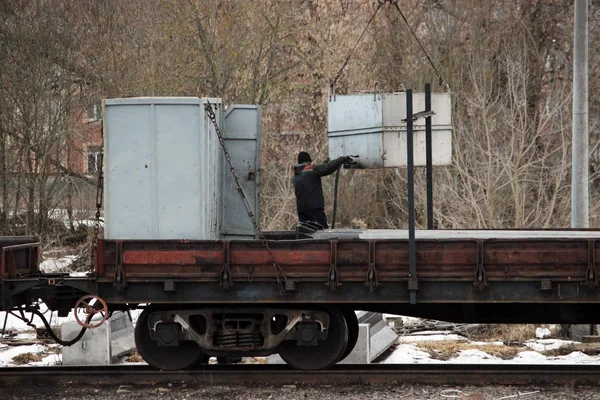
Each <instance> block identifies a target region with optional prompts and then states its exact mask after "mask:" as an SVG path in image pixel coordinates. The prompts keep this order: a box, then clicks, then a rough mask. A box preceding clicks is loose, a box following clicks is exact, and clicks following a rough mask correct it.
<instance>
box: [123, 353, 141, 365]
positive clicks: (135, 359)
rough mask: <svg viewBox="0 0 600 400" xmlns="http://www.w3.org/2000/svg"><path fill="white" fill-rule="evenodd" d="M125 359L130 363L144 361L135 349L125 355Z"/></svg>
mask: <svg viewBox="0 0 600 400" xmlns="http://www.w3.org/2000/svg"><path fill="white" fill-rule="evenodd" d="M125 361H127V362H132V363H138V362H145V361H144V359H143V358H142V356H140V354H139V353H138V352H137V351H135V350H134V351H132V353H131V354H130V355H129V356H127V358H126V359H125Z"/></svg>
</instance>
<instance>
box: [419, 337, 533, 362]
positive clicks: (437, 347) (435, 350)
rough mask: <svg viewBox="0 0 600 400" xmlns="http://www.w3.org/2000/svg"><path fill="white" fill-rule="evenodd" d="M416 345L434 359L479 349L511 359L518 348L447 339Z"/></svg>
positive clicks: (445, 358)
mask: <svg viewBox="0 0 600 400" xmlns="http://www.w3.org/2000/svg"><path fill="white" fill-rule="evenodd" d="M414 344H415V345H416V346H418V347H419V348H421V349H422V350H425V351H426V352H428V353H429V355H431V357H432V358H434V359H436V360H443V361H446V360H449V359H451V358H454V357H456V356H458V354H459V352H461V351H462V350H472V349H475V350H481V351H483V352H485V353H487V354H489V355H491V356H494V357H499V358H501V359H503V360H511V359H513V358H514V357H515V356H516V355H517V353H518V352H519V350H524V349H519V348H517V347H507V346H502V345H498V344H483V345H478V344H473V343H465V342H454V341H448V340H432V341H424V342H417V343H414Z"/></svg>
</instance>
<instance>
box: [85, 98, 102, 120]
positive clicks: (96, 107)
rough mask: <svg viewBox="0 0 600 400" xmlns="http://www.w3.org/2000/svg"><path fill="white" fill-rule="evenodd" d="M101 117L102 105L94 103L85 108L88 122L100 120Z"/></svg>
mask: <svg viewBox="0 0 600 400" xmlns="http://www.w3.org/2000/svg"><path fill="white" fill-rule="evenodd" d="M101 119H102V105H101V104H100V103H94V104H92V105H91V106H90V107H89V108H88V109H87V120H88V122H95V121H100V120H101Z"/></svg>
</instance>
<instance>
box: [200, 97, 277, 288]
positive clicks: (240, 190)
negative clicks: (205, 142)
mask: <svg viewBox="0 0 600 400" xmlns="http://www.w3.org/2000/svg"><path fill="white" fill-rule="evenodd" d="M204 108H205V110H206V114H207V115H208V118H209V119H210V121H211V122H212V124H213V125H214V127H215V132H216V133H217V137H218V138H219V143H220V145H221V148H222V149H223V155H224V156H225V160H226V161H227V165H228V166H229V171H230V172H231V176H232V177H233V180H234V181H235V185H236V188H237V191H238V194H239V195H240V198H241V199H242V203H244V207H245V208H246V212H247V213H248V217H249V218H250V221H252V225H253V226H254V230H255V231H256V232H257V234H258V238H259V239H260V242H261V244H262V245H263V246H264V248H265V249H267V251H268V252H269V257H270V258H271V262H272V263H273V268H274V269H275V277H276V278H277V283H278V284H279V288H280V292H281V293H285V286H284V284H283V283H282V282H281V280H280V279H279V275H280V272H281V276H282V277H283V280H284V281H287V278H286V276H285V272H284V271H283V269H282V268H281V265H279V263H278V262H277V260H276V259H275V256H274V255H273V252H272V251H271V248H270V247H269V242H268V241H267V239H266V238H265V236H264V235H263V233H262V232H261V231H260V229H259V228H258V222H257V221H256V216H255V214H254V212H253V211H252V207H251V206H250V203H249V202H248V198H247V197H246V194H245V193H244V189H243V188H242V185H241V184H240V181H239V179H238V177H237V175H236V173H235V168H234V167H233V163H232V161H231V156H230V155H229V152H228V151H227V146H226V145H225V139H224V138H223V135H222V134H221V130H220V129H219V124H218V123H217V116H216V114H215V112H214V111H213V106H212V104H211V103H210V102H209V101H207V103H206V105H205V106H204ZM251 271H252V270H250V272H248V277H249V278H250V273H251Z"/></svg>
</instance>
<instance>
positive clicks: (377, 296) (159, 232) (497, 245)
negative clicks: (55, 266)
mask: <svg viewBox="0 0 600 400" xmlns="http://www.w3.org/2000/svg"><path fill="white" fill-rule="evenodd" d="M104 140H105V143H104V151H105V157H104V160H103V171H104V173H105V175H104V176H103V175H102V174H101V176H100V179H99V182H100V183H101V184H100V185H99V196H98V198H99V203H100V199H103V201H104V234H103V235H102V237H100V236H99V235H98V231H97V230H96V233H95V234H94V243H95V246H94V250H93V251H94V253H93V254H94V262H93V264H91V265H90V271H89V273H88V274H87V275H86V276H71V275H69V274H60V273H53V274H45V273H41V272H40V271H39V270H38V248H39V243H38V242H37V240H36V239H35V238H32V237H23V238H12V237H9V238H0V310H3V311H10V312H12V313H13V314H15V315H20V316H22V317H23V318H27V317H26V315H28V313H34V314H36V315H38V316H39V317H40V318H42V320H43V321H44V322H45V323H46V325H47V327H48V328H49V331H50V333H51V335H53V336H54V337H55V338H56V340H57V341H58V342H59V343H62V344H64V345H70V344H73V343H75V342H76V341H77V339H79V338H81V336H82V334H83V332H84V330H85V329H90V328H93V327H94V326H96V325H98V324H99V323H101V322H103V321H104V320H105V319H106V318H107V317H108V316H109V315H110V313H111V312H112V311H115V310H129V309H142V310H143V311H142V313H141V315H140V316H139V319H138V320H137V324H136V327H135V340H136V346H137V348H138V351H139V353H140V354H141V356H142V357H143V358H144V360H145V361H146V362H147V363H148V364H150V365H151V366H153V367H156V368H159V369H163V370H180V369H187V368H194V367H197V366H198V365H202V364H203V363H206V362H208V358H209V357H213V356H214V357H218V358H219V359H221V360H227V359H231V358H239V357H243V356H264V355H270V354H275V353H278V354H279V355H280V356H281V357H282V358H283V360H285V361H286V362H287V363H288V364H289V365H290V366H292V367H294V368H298V369H305V370H309V369H323V368H328V367H330V366H332V365H334V364H336V363H337V362H339V361H341V360H343V359H344V358H345V357H346V356H347V355H348V354H349V353H350V352H351V351H352V349H353V348H354V345H355V344H356V341H357V337H358V322H357V319H356V315H355V313H354V310H366V311H375V312H384V313H392V314H402V315H409V316H415V317H425V318H433V319H441V320H446V321H456V322H486V323H507V322H510V323H594V322H597V310H598V305H599V304H600V291H599V290H598V277H597V269H598V262H599V261H598V260H599V257H598V252H599V247H600V244H599V243H600V231H596V230H545V231H544V230H538V231H530V230H511V231H493V230H492V231H481V230H459V231H443V230H440V231H418V230H417V231H415V232H414V237H413V236H412V235H413V232H411V231H401V230H393V231H386V230H339V229H338V230H336V229H332V230H319V231H312V230H310V229H308V230H307V229H305V227H300V228H301V229H297V230H295V231H278V232H262V231H261V230H260V229H258V228H259V227H258V225H257V223H256V221H257V219H258V210H259V208H258V207H257V205H258V195H259V193H258V187H259V179H260V168H259V161H258V160H260V152H259V149H260V110H259V109H258V108H257V107H255V106H235V107H230V108H229V109H228V110H222V109H221V106H220V103H219V102H218V99H193V98H183V99H181V98H180V99H172V98H158V99H149V98H142V99H117V100H108V101H106V102H105V110H104ZM102 191H103V193H102ZM240 194H241V196H240ZM97 215H98V216H99V215H100V213H98V214H97ZM41 302H43V303H45V304H46V305H47V306H48V307H49V308H50V309H52V310H56V311H58V314H59V315H61V316H65V315H67V314H68V313H70V312H71V311H72V310H76V311H83V312H84V314H85V315H84V316H83V317H78V321H79V322H80V324H81V325H82V331H81V332H80V334H79V335H77V336H76V337H74V338H72V339H69V340H61V339H60V338H58V337H56V335H55V334H54V333H53V332H52V329H51V327H50V326H49V325H48V323H47V321H45V317H44V315H43V314H41V313H40V312H39V304H40V303H41ZM79 314H80V313H78V314H76V315H79Z"/></svg>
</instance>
